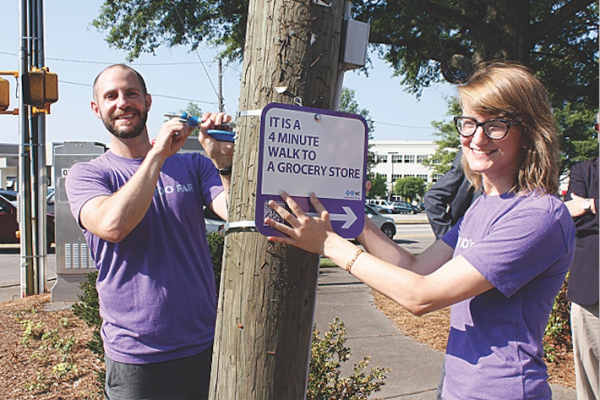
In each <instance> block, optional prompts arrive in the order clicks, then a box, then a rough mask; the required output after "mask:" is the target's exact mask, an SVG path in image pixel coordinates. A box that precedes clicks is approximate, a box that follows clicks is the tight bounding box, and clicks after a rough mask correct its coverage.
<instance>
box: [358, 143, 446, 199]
mask: <svg viewBox="0 0 600 400" xmlns="http://www.w3.org/2000/svg"><path fill="white" fill-rule="evenodd" d="M370 144H371V145H372V147H371V148H370V151H371V152H373V153H374V154H375V160H376V161H377V164H376V165H375V167H374V168H373V169H372V170H371V172H372V173H374V174H380V175H383V176H385V178H386V182H387V187H388V191H391V189H392V187H393V185H394V184H395V182H396V181H397V180H398V179H400V178H406V177H416V178H422V179H423V180H424V181H425V182H426V183H432V182H435V181H437V180H438V179H439V178H440V177H441V175H439V174H436V173H435V172H434V171H433V170H431V169H430V168H428V167H426V166H425V165H423V160H425V159H427V158H429V157H430V156H432V155H433V154H434V153H435V151H436V149H437V144H436V143H435V142H434V141H432V140H431V141H410V140H375V141H372V142H370Z"/></svg>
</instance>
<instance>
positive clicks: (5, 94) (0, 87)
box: [0, 78, 10, 111]
mask: <svg viewBox="0 0 600 400" xmlns="http://www.w3.org/2000/svg"><path fill="white" fill-rule="evenodd" d="M9 105H10V83H9V82H8V81H7V80H6V79H2V78H0V111H6V110H7V109H8V106H9Z"/></svg>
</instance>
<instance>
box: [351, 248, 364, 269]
mask: <svg viewBox="0 0 600 400" xmlns="http://www.w3.org/2000/svg"><path fill="white" fill-rule="evenodd" d="M364 252H365V251H364V250H363V249H358V250H357V251H356V253H354V255H353V256H352V258H351V259H350V260H348V262H347V263H346V271H348V273H349V274H352V266H353V265H354V262H355V261H356V259H357V258H358V256H360V255H361V254H362V253H364Z"/></svg>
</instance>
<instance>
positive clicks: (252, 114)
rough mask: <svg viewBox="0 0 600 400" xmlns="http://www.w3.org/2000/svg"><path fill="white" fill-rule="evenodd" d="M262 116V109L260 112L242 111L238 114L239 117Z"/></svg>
mask: <svg viewBox="0 0 600 400" xmlns="http://www.w3.org/2000/svg"><path fill="white" fill-rule="evenodd" d="M261 115H262V108H261V109H260V110H244V111H239V112H238V115H237V116H238V118H239V117H256V116H258V117H260V116H261Z"/></svg>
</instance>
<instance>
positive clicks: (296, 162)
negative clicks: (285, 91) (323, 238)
mask: <svg viewBox="0 0 600 400" xmlns="http://www.w3.org/2000/svg"><path fill="white" fill-rule="evenodd" d="M367 149H368V128H367V123H366V121H365V120H364V118H362V117H361V116H360V115H356V114H348V113H341V112H336V111H330V110H321V109H317V108H309V107H300V106H294V105H288V104H278V103H271V104H269V105H267V106H266V107H265V108H264V109H263V111H262V118H261V127H260V146H259V158H258V160H259V161H258V182H257V185H258V186H257V194H256V212H255V221H254V222H255V224H256V228H257V230H258V231H259V232H260V233H262V234H263V235H267V236H282V234H281V233H280V232H279V231H276V230H274V229H272V228H270V227H269V226H267V225H265V224H264V220H265V218H266V217H271V218H273V219H276V220H278V221H280V222H283V220H282V219H281V217H279V215H278V214H276V213H275V212H274V211H273V210H271V209H270V208H269V206H268V205H267V203H268V202H269V200H275V201H277V202H279V203H280V204H281V205H283V206H285V204H284V203H283V200H282V199H281V197H280V196H279V193H280V192H281V191H282V190H284V191H286V192H287V193H289V194H290V196H292V197H293V198H294V200H296V202H297V203H298V205H299V206H300V207H301V208H302V210H304V211H305V212H308V213H309V215H311V213H314V212H315V210H314V208H313V207H312V204H311V203H310V193H311V192H314V193H315V194H316V195H317V197H318V198H319V200H320V201H321V203H323V205H324V206H325V208H326V209H327V211H328V212H329V215H330V219H331V223H332V227H333V229H334V231H335V232H336V233H338V234H339V235H340V236H342V237H345V238H354V237H356V236H358V235H359V234H360V233H361V232H362V229H363V226H364V218H365V206H364V204H365V191H364V188H365V181H366V171H367ZM286 208H287V207H286Z"/></svg>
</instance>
